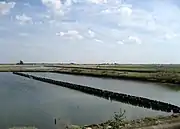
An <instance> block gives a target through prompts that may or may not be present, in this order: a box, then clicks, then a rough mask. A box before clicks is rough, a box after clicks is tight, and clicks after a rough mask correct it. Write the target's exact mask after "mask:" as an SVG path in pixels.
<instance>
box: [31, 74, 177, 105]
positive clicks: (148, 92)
mask: <svg viewBox="0 0 180 129" xmlns="http://www.w3.org/2000/svg"><path fill="white" fill-rule="evenodd" d="M30 74H33V75H34V74H35V75H38V76H42V77H48V78H52V79H56V80H63V81H68V82H73V83H76V84H82V85H88V86H91V87H95V88H97V87H98V88H101V89H107V90H111V91H115V92H122V93H127V94H131V95H135V96H142V97H147V98H150V99H155V100H161V101H164V102H169V103H172V104H175V105H179V106H180V101H179V98H180V91H175V90H173V89H170V88H168V87H165V86H164V85H158V84H155V83H144V82H136V81H127V80H115V79H107V78H106V79H103V78H95V77H86V76H75V75H68V74H56V73H30Z"/></svg>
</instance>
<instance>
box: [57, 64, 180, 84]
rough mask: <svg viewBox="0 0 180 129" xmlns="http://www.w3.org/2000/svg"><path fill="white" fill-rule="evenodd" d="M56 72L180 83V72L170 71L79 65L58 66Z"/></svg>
mask: <svg viewBox="0 0 180 129" xmlns="http://www.w3.org/2000/svg"><path fill="white" fill-rule="evenodd" d="M55 72H56V73H65V74H74V75H84V76H93V77H103V78H116V79H124V80H134V81H145V82H147V81H148V82H156V83H164V84H176V85H177V84H180V73H179V72H176V71H173V70H169V71H165V70H164V71H155V72H135V71H133V72H124V71H114V70H107V69H106V70H102V69H98V68H95V69H94V68H91V69H89V68H88V69H87V68H79V67H76V68H75V67H61V68H59V67H56V69H55Z"/></svg>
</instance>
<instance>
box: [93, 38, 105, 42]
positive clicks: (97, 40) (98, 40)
mask: <svg viewBox="0 0 180 129" xmlns="http://www.w3.org/2000/svg"><path fill="white" fill-rule="evenodd" d="M94 41H96V42H98V43H104V42H103V41H102V40H100V39H94Z"/></svg>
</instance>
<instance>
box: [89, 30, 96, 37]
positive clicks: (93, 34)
mask: <svg viewBox="0 0 180 129" xmlns="http://www.w3.org/2000/svg"><path fill="white" fill-rule="evenodd" d="M88 33H89V36H90V37H91V38H93V37H94V36H95V33H94V32H93V31H92V30H88Z"/></svg>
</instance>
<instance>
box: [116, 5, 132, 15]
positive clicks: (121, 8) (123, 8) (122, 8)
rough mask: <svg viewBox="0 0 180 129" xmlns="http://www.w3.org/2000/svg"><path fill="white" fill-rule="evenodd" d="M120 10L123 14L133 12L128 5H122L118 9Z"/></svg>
mask: <svg viewBox="0 0 180 129" xmlns="http://www.w3.org/2000/svg"><path fill="white" fill-rule="evenodd" d="M118 11H119V12H120V14H121V16H130V15H131V14H132V9H131V8H130V7H127V6H122V7H120V8H119V9H118Z"/></svg>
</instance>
